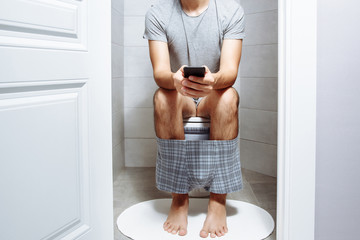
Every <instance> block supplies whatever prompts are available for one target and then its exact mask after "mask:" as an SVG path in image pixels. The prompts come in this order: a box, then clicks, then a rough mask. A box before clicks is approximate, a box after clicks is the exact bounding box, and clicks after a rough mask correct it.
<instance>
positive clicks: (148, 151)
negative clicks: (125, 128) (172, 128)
mask: <svg viewBox="0 0 360 240" xmlns="http://www.w3.org/2000/svg"><path fill="white" fill-rule="evenodd" d="M156 154H157V146H156V140H155V139H125V166H126V167H155V164H156Z"/></svg>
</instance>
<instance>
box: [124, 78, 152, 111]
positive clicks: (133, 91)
mask: <svg viewBox="0 0 360 240" xmlns="http://www.w3.org/2000/svg"><path fill="white" fill-rule="evenodd" d="M156 89H158V86H157V85H156V83H155V80H154V79H153V78H125V91H124V92H125V96H124V97H125V105H124V106H125V107H128V108H130V107H131V108H134V107H137V108H139V107H140V108H152V107H153V95H154V93H155V91H156Z"/></svg>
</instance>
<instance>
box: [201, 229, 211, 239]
mask: <svg viewBox="0 0 360 240" xmlns="http://www.w3.org/2000/svg"><path fill="white" fill-rule="evenodd" d="M208 236H209V232H208V231H206V230H201V232H200V237H202V238H207V237H208Z"/></svg>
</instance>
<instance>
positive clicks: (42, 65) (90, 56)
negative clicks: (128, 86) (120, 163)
mask: <svg viewBox="0 0 360 240" xmlns="http://www.w3.org/2000/svg"><path fill="white" fill-rule="evenodd" d="M110 11H111V3H110V0H91V1H86V0H0V239H2V240H40V239H91V240H111V239H113V225H112V222H113V216H112V170H111V81H110V79H111V76H110V74H111V62H110V61H111V51H110V43H111V39H110V38H111V35H110V34H111V33H110V27H111V22H110V21H111V17H110Z"/></svg>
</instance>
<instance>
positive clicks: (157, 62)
mask: <svg viewBox="0 0 360 240" xmlns="http://www.w3.org/2000/svg"><path fill="white" fill-rule="evenodd" d="M149 51H150V59H151V63H152V66H153V71H154V79H155V82H156V83H157V85H158V86H159V87H161V88H166V89H175V86H174V81H173V74H174V73H172V72H171V68H170V56H169V50H168V45H167V43H165V42H161V41H152V40H149Z"/></svg>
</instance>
